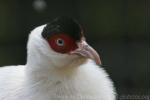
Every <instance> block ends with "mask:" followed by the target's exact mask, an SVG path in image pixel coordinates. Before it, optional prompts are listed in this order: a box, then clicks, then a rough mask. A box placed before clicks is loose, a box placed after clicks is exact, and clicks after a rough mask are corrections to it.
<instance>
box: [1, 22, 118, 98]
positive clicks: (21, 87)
mask: <svg viewBox="0 0 150 100" xmlns="http://www.w3.org/2000/svg"><path fill="white" fill-rule="evenodd" d="M44 27H45V25H43V26H40V27H38V28H36V29H34V30H33V31H32V32H31V34H30V36H29V41H28V47H27V49H28V55H27V64H26V65H20V66H5V67H2V68H0V100H115V91H114V87H113V83H112V81H111V80H110V78H109V77H108V74H107V73H106V72H105V71H104V70H103V69H102V68H101V67H99V66H97V65H96V64H95V63H94V62H93V61H92V60H90V59H85V58H82V57H79V56H76V55H67V54H59V53H56V52H54V51H53V50H52V49H51V48H50V46H49V45H48V43H47V42H46V41H45V40H44V39H43V38H42V36H41V32H42V30H43V28H44Z"/></svg>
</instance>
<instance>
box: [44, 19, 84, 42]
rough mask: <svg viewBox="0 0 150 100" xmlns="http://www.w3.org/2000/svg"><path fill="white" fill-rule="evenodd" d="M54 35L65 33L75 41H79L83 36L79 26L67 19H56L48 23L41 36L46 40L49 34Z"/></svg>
mask: <svg viewBox="0 0 150 100" xmlns="http://www.w3.org/2000/svg"><path fill="white" fill-rule="evenodd" d="M55 33H65V34H67V35H69V36H71V37H72V38H74V39H75V40H76V41H79V40H80V39H81V37H82V36H83V30H82V28H81V26H80V24H79V23H78V22H77V21H76V20H74V19H72V18H69V17H58V18H56V19H54V20H53V21H52V22H50V23H48V24H47V25H46V27H45V28H44V30H43V32H42V36H43V38H45V39H47V38H48V37H50V36H51V34H55Z"/></svg>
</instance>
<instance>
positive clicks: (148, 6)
mask: <svg viewBox="0 0 150 100" xmlns="http://www.w3.org/2000/svg"><path fill="white" fill-rule="evenodd" d="M64 15H65V16H70V17H74V18H76V19H77V20H78V21H79V22H80V23H81V24H82V25H83V27H84V29H85V34H86V37H87V41H88V42H89V43H90V44H91V45H92V46H93V47H94V48H95V49H96V50H97V51H98V52H99V54H100V55H101V58H102V62H103V64H104V65H105V67H104V68H105V69H106V70H107V72H108V73H109V74H110V77H111V78H112V80H113V81H114V84H115V86H116V89H117V92H118V94H119V96H122V95H149V96H150V53H149V52H150V0H149V1H148V0H147V1H145V0H34V1H33V0H0V66H5V65H18V64H25V63H26V43H27V38H28V34H29V33H30V31H31V30H32V29H33V28H35V27H37V26H39V25H42V24H45V23H47V22H48V21H51V20H52V19H54V18H56V17H58V16H64ZM122 100H127V99H122ZM134 100H136V99H134ZM142 100H146V99H142ZM147 100H148V99H147Z"/></svg>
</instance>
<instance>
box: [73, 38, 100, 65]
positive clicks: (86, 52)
mask: <svg viewBox="0 0 150 100" xmlns="http://www.w3.org/2000/svg"><path fill="white" fill-rule="evenodd" d="M77 45H78V48H77V49H76V50H74V51H71V52H70V54H77V55H80V56H83V57H86V58H90V59H93V60H94V61H95V62H96V64H97V65H101V60H100V56H99V55H98V53H97V52H96V51H95V50H94V49H93V48H92V47H91V46H90V45H88V44H87V43H86V41H85V40H84V39H82V40H81V41H80V42H78V43H77Z"/></svg>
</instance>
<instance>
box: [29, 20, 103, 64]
mask: <svg viewBox="0 0 150 100" xmlns="http://www.w3.org/2000/svg"><path fill="white" fill-rule="evenodd" d="M87 59H93V60H94V61H95V62H96V64H101V60H100V57H99V55H98V53H97V52H96V51H95V50H94V49H93V48H92V47H91V46H90V45H89V44H88V43H87V42H86V39H85V37H84V34H83V29H82V27H81V25H80V24H79V23H78V22H77V21H76V20H74V19H72V18H68V17H59V18H56V19H54V20H53V21H52V22H50V23H48V24H45V25H42V26H39V27H37V28H35V29H34V30H33V31H32V32H31V34H30V36H29V41H28V58H27V64H28V63H29V65H32V64H34V65H35V64H37V65H42V66H55V67H65V66H70V65H72V64H73V65H76V64H81V63H84V62H86V60H87ZM79 62H80V63H79Z"/></svg>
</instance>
